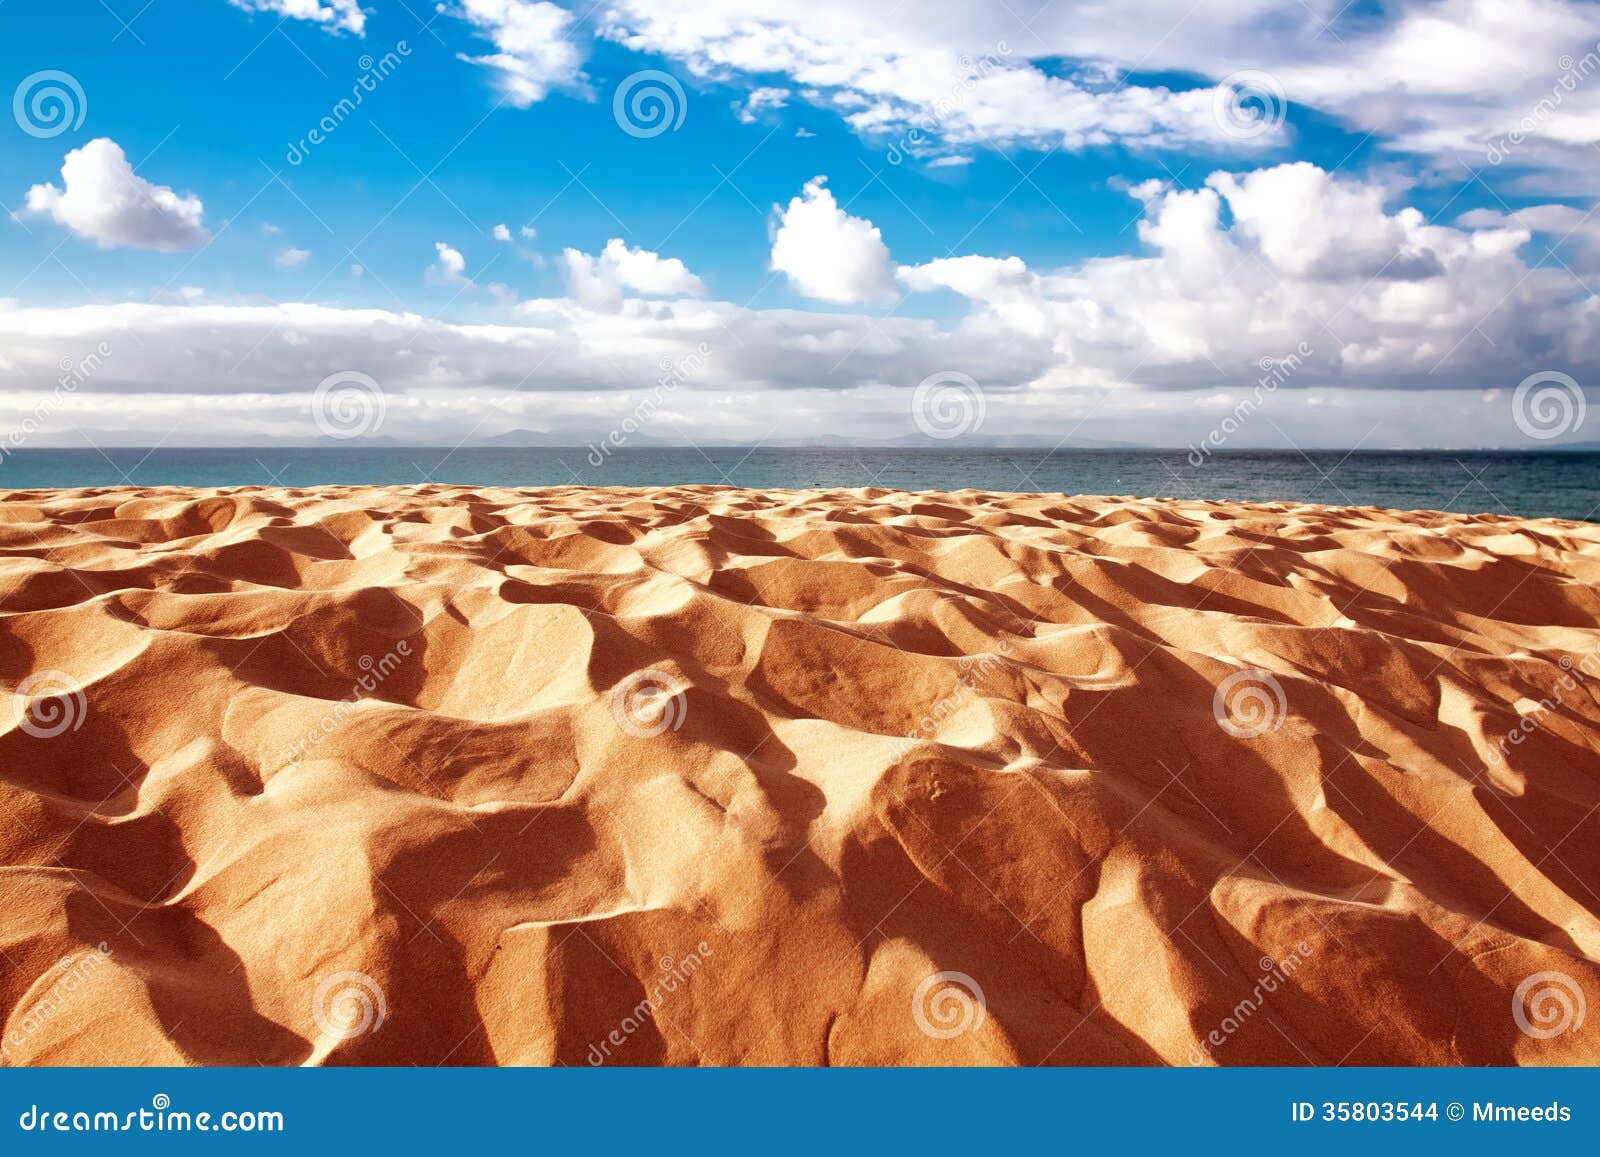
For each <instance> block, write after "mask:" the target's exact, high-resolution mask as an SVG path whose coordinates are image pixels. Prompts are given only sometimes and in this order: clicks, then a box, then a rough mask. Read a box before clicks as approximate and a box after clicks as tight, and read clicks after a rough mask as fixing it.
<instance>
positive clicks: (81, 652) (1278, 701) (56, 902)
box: [0, 486, 1600, 1065]
mask: <svg viewBox="0 0 1600 1157" xmlns="http://www.w3.org/2000/svg"><path fill="white" fill-rule="evenodd" d="M1597 582H1600V527H1597V526H1593V525H1588V524H1582V523H1570V522H1558V521H1531V520H1530V521H1519V520H1514V519H1508V518H1499V517H1492V516H1475V517H1469V516H1459V515H1440V514H1426V513H1397V512H1390V511H1377V510H1355V509H1335V508H1327V507H1315V506H1303V505H1290V504H1271V505H1253V506H1252V505H1242V504H1230V503H1201V502H1166V501H1143V500H1133V499H1119V498H1097V499H1069V498H1064V497H1059V496H1004V495H994V494H984V493H978V492H974V491H964V492H960V493H953V494H905V493H898V492H885V491H879V490H851V491H813V492H752V491H741V490H733V489H724V488H716V487H677V488H672V489H663V490H653V491H644V490H586V489H580V488H571V489H554V490H539V491H514V490H491V489H466V488H459V487H444V486H426V487H412V488H388V487H373V488H344V487H335V488H322V489H316V490H286V489H278V490H267V489H246V490H228V491H192V490H181V489H165V488H163V489H143V490H135V489H111V490H84V491H58V492H43V491H34V492H11V493H9V494H6V495H4V496H3V500H0V690H4V691H6V692H10V693H11V694H10V695H9V696H8V699H9V702H7V701H0V793H3V799H0V864H3V866H0V1014H3V1016H4V1018H5V1019H4V1024H5V1035H4V1040H3V1042H0V1043H3V1046H4V1049H5V1060H6V1062H7V1063H10V1064H97V1063H133V1064H193V1063H199V1064H223V1063H226V1064H254V1063H257V1062H261V1063H267V1064H300V1063H313V1064H316V1063H359V1064H412V1063H416V1064H437V1063H448V1064H494V1063H501V1064H552V1063H567V1064H579V1065H581V1064H591V1063H607V1064H615V1063H622V1064H628V1063H631V1064H692V1063H702V1064H707V1063H709V1064H755V1063H759V1064H787V1063H795V1064H823V1063H830V1064H903V1063H917V1064H922V1063H927V1064H969V1063H970V1064H1014V1063H1016V1064H1037V1063H1041V1062H1045V1063H1054V1064H1159V1063H1173V1064H1185V1063H1196V1062H1199V1063H1208V1064H1209V1063H1222V1064H1313V1063H1314V1064H1339V1063H1343V1064H1395V1063H1398V1064H1423V1063H1426V1064H1485V1063H1589V1064H1593V1063H1597V1062H1600V1025H1597V1024H1596V1023H1594V1022H1593V1021H1590V1022H1586V1023H1581V1024H1574V1023H1573V1022H1574V1019H1575V1014H1577V1013H1579V1012H1581V1010H1582V1003H1583V1000H1584V995H1585V994H1586V993H1587V994H1589V995H1591V996H1594V997H1596V998H1597V999H1600V964H1597V961H1600V922H1597V914H1600V896H1597V894H1596V893H1597V890H1600V810H1597V809H1600V695H1597V693H1596V690H1597V688H1600V656H1597V650H1596V649H1597V647H1600V590H1597V587H1596V583H1597ZM13 708H14V709H13ZM1562 998H1564V999H1565V1004H1563V1003H1562ZM1552 1002H1554V1003H1552ZM1563 1011H1565V1013H1566V1014H1567V1015H1566V1016H1565V1022H1566V1023H1564V1024H1563V1016H1562V1013H1563ZM1595 1016H1596V1018H1597V1019H1600V1010H1597V1011H1596V1013H1595Z"/></svg>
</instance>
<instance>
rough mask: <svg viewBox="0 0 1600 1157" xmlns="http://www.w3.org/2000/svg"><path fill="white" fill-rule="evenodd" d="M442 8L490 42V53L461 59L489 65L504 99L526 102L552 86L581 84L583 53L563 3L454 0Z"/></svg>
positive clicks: (539, 97) (525, 104)
mask: <svg viewBox="0 0 1600 1157" xmlns="http://www.w3.org/2000/svg"><path fill="white" fill-rule="evenodd" d="M444 11H445V12H448V13H449V14H450V15H452V16H456V17H458V18H459V19H461V20H465V21H466V22H467V23H468V24H470V25H472V27H473V28H474V29H476V30H477V31H478V32H479V33H480V34H481V35H483V36H485V37H487V38H488V39H489V40H490V41H491V42H492V43H493V44H494V47H495V51H494V52H492V53H489V54H487V55H483V56H466V55H463V56H462V57H461V59H462V60H465V61H468V62H469V63H471V64H479V65H482V66H484V67H485V68H488V69H490V70H492V71H493V73H494V75H495V80H496V83H497V84H498V85H499V88H500V91H501V92H502V93H503V94H504V97H505V100H506V103H507V104H510V105H514V106H515V107H517V108H527V107H528V106H529V105H531V104H533V103H535V102H536V101H541V100H543V99H544V98H545V97H546V96H548V95H549V94H550V90H551V89H553V88H581V87H582V86H583V83H584V77H583V55H582V53H581V52H580V51H579V49H578V46H577V44H575V43H574V42H573V39H572V13H570V12H568V11H567V10H566V9H565V8H561V7H558V6H557V5H555V4H550V3H547V2H545V0H459V3H457V4H455V5H454V6H452V7H446V8H444Z"/></svg>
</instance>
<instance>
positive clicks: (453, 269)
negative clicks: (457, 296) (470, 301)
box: [424, 241, 472, 289]
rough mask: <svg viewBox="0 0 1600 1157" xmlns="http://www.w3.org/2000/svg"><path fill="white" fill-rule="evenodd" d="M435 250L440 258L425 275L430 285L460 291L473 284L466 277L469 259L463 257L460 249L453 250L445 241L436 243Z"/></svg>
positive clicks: (434, 244)
mask: <svg viewBox="0 0 1600 1157" xmlns="http://www.w3.org/2000/svg"><path fill="white" fill-rule="evenodd" d="M433 249H434V252H435V253H437V254H438V257H437V258H436V259H435V260H434V263H433V264H432V265H430V266H428V268H427V270H426V271H425V273H424V276H425V277H426V279H427V281H428V284H430V285H442V286H445V287H447V288H458V289H459V288H464V287H466V286H469V285H471V284H472V281H471V279H469V278H468V277H467V276H466V270H467V259H466V258H465V257H463V256H462V255H461V251H460V250H459V249H452V248H451V247H450V246H449V245H446V244H445V243H444V242H443V241H435V242H434V243H433Z"/></svg>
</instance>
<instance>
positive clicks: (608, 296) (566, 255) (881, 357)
mask: <svg viewBox="0 0 1600 1157" xmlns="http://www.w3.org/2000/svg"><path fill="white" fill-rule="evenodd" d="M0 61H3V64H4V69H3V73H0V81H3V84H0V90H4V89H9V90H10V91H11V92H12V94H13V99H12V105H11V113H12V115H11V117H10V118H9V119H3V120H0V454H4V453H8V452H10V451H12V450H15V449H18V448H23V447H26V446H37V447H48V446H83V445H85V444H94V445H121V446H154V445H166V446H185V445H208V446H219V445H220V446H226V445H257V444H266V443H273V442H279V443H308V442H319V441H328V440H346V441H353V440H356V439H361V438H376V439H385V440H387V441H390V442H394V443H400V444H408V445H456V444H462V443H465V444H474V443H477V442H482V441H486V440H491V439H493V438H495V437H497V436H503V435H507V434H508V433H510V432H514V431H527V432H531V433H530V434H525V435H522V436H523V437H537V438H540V439H543V440H546V441H554V442H558V443H564V444H574V445H584V444H589V443H594V442H609V443H610V444H613V445H622V444H635V445H649V444H652V443H663V442H665V443H676V444H683V443H692V444H702V445H703V444H712V443H723V444H726V443H733V444H741V445H755V444H766V443H793V442H796V441H806V440H812V439H823V438H838V437H846V438H856V439H865V440H870V441H889V440H899V439H906V438H913V439H921V440H923V441H924V442H927V443H928V444H948V445H968V444H970V445H981V444H985V443H1003V442H1005V441H1006V440H1008V439H1018V438H1030V439H1035V440H1039V439H1044V440H1046V441H1048V442H1050V443H1052V444H1053V443H1054V442H1055V441H1056V440H1058V439H1059V440H1060V442H1061V443H1062V444H1065V445H1079V444H1093V443H1096V442H1117V443H1133V444H1140V445H1157V446H1174V447H1199V448H1202V449H1207V450H1211V449H1228V448H1236V449H1239V448H1252V447H1262V446H1297V447H1302V448H1310V447H1340V448H1350V447H1363V448H1374V449H1376V448H1413V447H1475V446H1522V447H1530V448H1540V447H1548V446H1552V445H1558V444H1560V443H1562V442H1571V441H1593V440H1597V439H1600V409H1597V412H1596V413H1595V414H1593V415H1592V416H1591V415H1590V409H1591V407H1590V406H1589V405H1588V403H1589V402H1591V401H1600V392H1597V391H1600V298H1597V296H1596V287H1600V214H1597V213H1596V211H1595V210H1596V198H1597V196H1600V188H1597V179H1596V178H1597V174H1600V6H1597V5H1596V4H1593V3H1570V2H1560V0H1403V2H1398V3H1386V4H1378V3H1369V2H1366V0H1352V2H1349V3H1345V2H1342V0H1294V2H1289V3H1282V4H1272V3H1264V2H1261V0H1201V2H1200V3H1198V4H1197V3H1194V2H1193V0H1120V2H1119V0H1090V2H1081V3H1080V2H1075V0H1055V2H1041V0H943V2H923V3H912V2H910V0H903V2H901V3H887V2H886V3H881V4H863V3H860V2H859V0H804V2H800V0H760V2H757V0H598V2H597V3H592V4H591V3H570V4H556V3H551V2H547V0H449V2H446V3H440V4H434V5H430V4H428V3H426V2H425V0H371V2H369V3H361V2H360V0H8V2H5V3H3V4H0Z"/></svg>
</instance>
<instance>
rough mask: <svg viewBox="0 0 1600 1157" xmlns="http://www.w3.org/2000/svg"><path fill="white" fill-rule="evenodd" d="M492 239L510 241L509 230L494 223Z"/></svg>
mask: <svg viewBox="0 0 1600 1157" xmlns="http://www.w3.org/2000/svg"><path fill="white" fill-rule="evenodd" d="M494 239H495V240H496V241H510V240H511V230H510V229H508V228H506V227H505V226H504V225H496V226H495V227H494Z"/></svg>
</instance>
